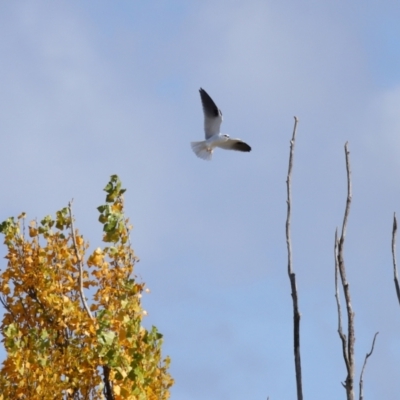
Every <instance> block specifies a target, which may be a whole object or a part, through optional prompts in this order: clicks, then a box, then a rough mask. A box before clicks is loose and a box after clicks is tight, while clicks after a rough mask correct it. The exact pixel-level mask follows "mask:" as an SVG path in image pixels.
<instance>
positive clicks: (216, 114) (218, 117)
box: [199, 88, 222, 139]
mask: <svg viewBox="0 0 400 400" xmlns="http://www.w3.org/2000/svg"><path fill="white" fill-rule="evenodd" d="M199 92H200V97H201V103H202V104H203V112H204V131H205V133H206V139H208V138H210V137H211V136H214V135H216V134H218V133H219V132H220V127H221V123H222V112H221V110H220V109H219V108H218V107H217V105H216V104H215V103H214V101H213V99H212V98H211V97H210V96H209V95H208V93H207V92H206V91H205V90H204V89H202V88H200V90H199Z"/></svg>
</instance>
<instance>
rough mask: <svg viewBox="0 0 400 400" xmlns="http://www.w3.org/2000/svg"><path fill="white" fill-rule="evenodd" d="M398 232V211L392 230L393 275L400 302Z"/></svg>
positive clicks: (394, 216) (394, 217)
mask: <svg viewBox="0 0 400 400" xmlns="http://www.w3.org/2000/svg"><path fill="white" fill-rule="evenodd" d="M396 234H397V219H396V213H394V215H393V231H392V256H393V275H394V286H395V287H396V294H397V300H398V301H399V304H400V286H399V277H398V275H397V263H396Z"/></svg>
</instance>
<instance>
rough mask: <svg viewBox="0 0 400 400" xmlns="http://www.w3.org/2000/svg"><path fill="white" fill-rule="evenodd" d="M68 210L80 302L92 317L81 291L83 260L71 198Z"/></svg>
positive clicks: (91, 317)
mask: <svg viewBox="0 0 400 400" xmlns="http://www.w3.org/2000/svg"><path fill="white" fill-rule="evenodd" d="M68 212H69V217H70V219H71V236H72V242H73V244H74V250H75V255H76V258H77V259H78V266H79V293H80V295H81V300H82V304H83V306H84V308H85V310H86V312H87V314H88V315H89V317H90V319H93V316H92V313H91V312H90V308H89V306H88V304H87V302H86V298H85V294H84V292H83V261H82V257H81V255H80V254H79V251H78V246H77V244H76V236H75V228H74V218H73V216H72V200H71V201H70V202H69V203H68Z"/></svg>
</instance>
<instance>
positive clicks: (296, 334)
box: [286, 117, 303, 400]
mask: <svg viewBox="0 0 400 400" xmlns="http://www.w3.org/2000/svg"><path fill="white" fill-rule="evenodd" d="M297 123H298V119H297V117H294V128H293V136H292V140H291V141H290V156H289V170H288V175H287V179H286V186H287V201H286V203H287V218H286V245H287V251H288V275H289V279H290V286H291V289H292V300H293V339H294V364H295V370H296V388H297V400H303V388H302V378H301V358H300V317H301V314H300V311H299V302H298V295H297V287H296V274H295V273H294V272H293V264H292V243H291V238H290V218H291V202H292V191H291V182H292V169H293V156H294V144H295V139H296V130H297Z"/></svg>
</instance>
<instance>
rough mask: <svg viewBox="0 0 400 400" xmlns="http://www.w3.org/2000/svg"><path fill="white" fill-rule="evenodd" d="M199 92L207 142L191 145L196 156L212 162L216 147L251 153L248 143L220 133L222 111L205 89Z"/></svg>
mask: <svg viewBox="0 0 400 400" xmlns="http://www.w3.org/2000/svg"><path fill="white" fill-rule="evenodd" d="M199 92H200V97H201V103H202V104H203V112H204V131H205V133H206V140H203V141H201V142H192V143H191V146H192V149H193V151H194V152H195V154H196V156H197V157H200V158H202V159H203V160H211V158H212V154H213V151H214V149H215V148H216V147H220V148H221V149H225V150H237V151H245V152H249V151H251V147H250V146H249V145H248V144H247V143H245V142H243V141H242V140H240V139H232V138H231V137H229V135H225V134H222V133H221V132H220V127H221V123H222V112H221V110H220V109H219V108H218V107H217V105H216V104H215V103H214V101H213V99H212V98H211V97H210V96H209V95H208V93H207V92H206V91H205V90H204V89H202V88H200V90H199Z"/></svg>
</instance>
